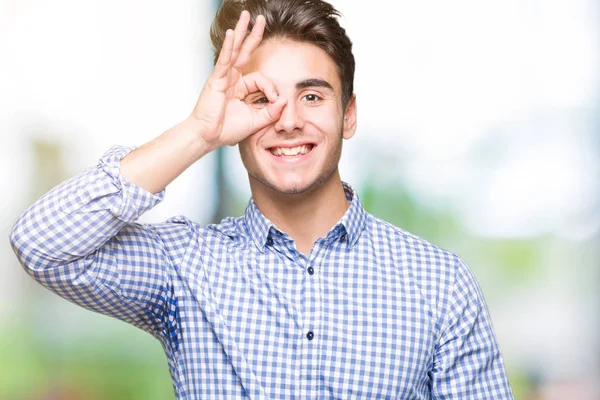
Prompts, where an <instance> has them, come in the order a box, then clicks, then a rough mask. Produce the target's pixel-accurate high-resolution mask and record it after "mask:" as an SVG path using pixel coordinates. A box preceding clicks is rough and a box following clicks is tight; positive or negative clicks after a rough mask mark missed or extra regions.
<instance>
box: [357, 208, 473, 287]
mask: <svg viewBox="0 0 600 400" xmlns="http://www.w3.org/2000/svg"><path fill="white" fill-rule="evenodd" d="M367 221H368V222H367V227H368V231H369V235H370V240H371V241H372V242H373V243H374V245H375V246H376V248H379V249H381V250H382V251H384V252H386V253H389V258H390V259H391V260H392V261H393V264H394V265H395V267H396V268H397V270H398V273H400V274H402V275H404V276H407V277H408V279H410V280H413V281H414V282H415V283H416V284H418V285H419V286H420V287H421V289H422V290H423V291H426V292H428V291H432V292H437V291H439V290H442V291H446V290H447V289H448V288H449V287H452V286H453V284H454V281H455V279H456V275H457V274H460V273H461V272H460V271H461V270H463V269H464V268H465V264H464V262H463V261H462V259H461V258H460V257H459V256H458V255H457V254H456V253H454V252H452V251H449V250H446V249H444V248H442V247H440V246H438V245H436V244H433V243H432V242H430V241H428V240H426V239H424V238H422V237H420V236H418V235H415V234H413V233H410V232H408V231H406V230H404V229H403V228H400V227H398V226H395V225H393V224H391V223H390V222H387V221H384V220H382V219H380V218H378V217H375V216H373V215H372V214H368V220H367ZM382 256H384V257H385V255H384V254H382ZM431 294H433V293H431Z"/></svg>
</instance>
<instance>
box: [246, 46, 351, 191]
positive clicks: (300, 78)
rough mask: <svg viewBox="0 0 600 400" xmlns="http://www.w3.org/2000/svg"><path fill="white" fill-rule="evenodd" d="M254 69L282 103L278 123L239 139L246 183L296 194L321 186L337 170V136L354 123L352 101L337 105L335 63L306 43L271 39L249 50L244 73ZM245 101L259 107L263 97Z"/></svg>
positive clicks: (348, 132)
mask: <svg viewBox="0 0 600 400" xmlns="http://www.w3.org/2000/svg"><path fill="white" fill-rule="evenodd" d="M255 71H259V72H261V73H262V74H263V75H264V76H266V78H267V79H269V80H270V81H271V82H272V83H273V84H274V85H275V87H276V89H277V93H278V94H279V96H285V98H286V99H287V104H286V106H285V108H284V109H283V112H282V114H281V117H280V118H279V120H278V121H276V122H275V123H274V124H272V125H269V126H267V127H265V128H263V129H261V130H260V131H258V132H257V133H255V134H253V135H251V136H249V137H247V138H246V139H245V140H243V141H242V142H240V143H239V149H240V154H241V157H242V162H243V163H244V166H245V167H246V169H247V170H248V175H249V178H250V185H251V187H252V188H253V190H257V189H258V190H260V189H262V188H265V189H267V188H268V189H271V190H274V191H276V192H280V193H286V194H297V193H303V192H307V191H309V190H311V189H314V188H316V187H319V186H321V185H323V184H326V183H327V182H329V181H330V179H331V178H332V177H333V176H334V174H335V173H336V172H337V167H338V163H339V160H340V156H341V151H342V138H345V139H349V138H350V137H352V135H353V134H354V130H355V126H356V125H355V115H356V109H355V102H354V99H352V100H351V101H350V104H349V106H348V107H347V111H345V110H343V109H342V89H341V82H340V78H339V75H338V73H337V70H336V67H335V64H334V63H333V61H332V60H331V58H329V56H328V55H327V53H325V52H324V51H323V50H321V49H320V48H318V47H317V46H315V45H312V44H310V43H306V42H296V41H291V40H287V39H271V40H267V41H265V42H263V43H262V44H261V45H260V46H259V47H258V48H257V49H256V50H255V51H254V53H253V55H252V59H251V60H250V62H249V64H248V65H247V66H246V68H245V69H244V71H243V73H244V74H248V73H250V72H255ZM246 101H247V102H248V104H251V106H252V107H256V108H260V107H264V106H265V101H266V99H265V98H264V95H263V94H262V93H260V92H258V93H253V94H250V95H249V96H248V97H247V98H246ZM345 118H348V120H345Z"/></svg>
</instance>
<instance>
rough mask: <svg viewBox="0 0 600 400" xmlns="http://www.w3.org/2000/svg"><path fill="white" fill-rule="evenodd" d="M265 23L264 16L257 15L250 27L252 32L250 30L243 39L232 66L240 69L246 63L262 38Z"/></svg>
mask: <svg viewBox="0 0 600 400" xmlns="http://www.w3.org/2000/svg"><path fill="white" fill-rule="evenodd" d="M266 24H267V21H266V20H265V17H264V16H262V15H259V16H258V17H256V22H255V23H254V26H253V27H252V32H250V35H248V37H247V38H246V40H244V44H243V45H242V48H241V50H240V53H239V55H238V57H237V60H236V61H235V64H234V68H238V69H240V68H242V67H243V66H244V65H246V63H248V61H249V60H250V56H251V55H252V52H253V51H254V50H255V49H256V48H257V47H258V45H259V44H260V42H261V40H262V37H263V33H264V31H265V25H266Z"/></svg>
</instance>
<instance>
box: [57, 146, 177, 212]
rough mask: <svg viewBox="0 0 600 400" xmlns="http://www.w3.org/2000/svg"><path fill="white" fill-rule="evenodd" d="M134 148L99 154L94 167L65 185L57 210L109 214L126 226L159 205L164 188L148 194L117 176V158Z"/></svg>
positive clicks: (118, 168) (119, 158)
mask: <svg viewBox="0 0 600 400" xmlns="http://www.w3.org/2000/svg"><path fill="white" fill-rule="evenodd" d="M135 148H136V147H124V146H114V147H112V148H111V149H110V150H108V151H107V152H106V153H104V155H102V157H101V158H100V161H99V162H98V165H97V166H96V167H93V168H90V169H88V170H87V171H85V172H83V173H82V174H80V175H78V176H76V177H74V178H73V179H71V180H69V181H67V182H65V183H64V185H65V186H66V187H64V189H62V190H61V192H62V193H66V194H65V195H63V197H62V199H61V211H62V212H64V213H67V214H73V213H87V212H99V211H109V212H110V213H111V214H112V215H113V216H114V217H115V218H117V219H119V220H121V221H123V222H126V223H130V222H134V221H136V220H137V219H138V218H139V217H140V216H141V215H142V214H143V213H145V212H146V211H148V210H149V209H151V208H152V207H154V206H155V205H157V204H158V203H160V202H161V201H162V200H163V198H164V194H165V191H164V189H163V190H162V191H161V192H159V193H157V194H152V193H150V192H149V191H147V190H146V189H144V188H142V187H140V186H137V185H135V184H133V183H131V182H128V181H126V180H125V179H124V178H123V176H122V175H121V163H120V161H121V159H122V158H123V157H125V156H126V155H127V154H129V153H130V152H131V151H133V150H134V149H135Z"/></svg>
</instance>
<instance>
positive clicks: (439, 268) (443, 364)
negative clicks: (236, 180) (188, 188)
mask: <svg viewBox="0 0 600 400" xmlns="http://www.w3.org/2000/svg"><path fill="white" fill-rule="evenodd" d="M244 9H246V10H249V11H250V12H248V11H243V10H244ZM336 17H337V11H335V10H334V9H333V8H332V7H331V6H330V5H329V4H327V3H325V2H322V1H320V0H247V1H245V2H244V1H226V2H225V3H224V5H223V6H222V8H221V9H220V11H219V13H218V14H217V16H216V18H215V21H214V23H213V27H212V30H211V36H212V39H213V43H214V45H215V48H216V54H217V55H216V57H217V59H216V64H215V68H214V71H213V72H212V74H211V75H210V77H209V78H208V80H207V82H206V85H205V86H204V88H203V90H202V93H201V94H200V97H199V100H198V102H197V104H196V107H195V108H194V110H193V112H192V114H191V115H190V117H189V118H188V119H186V120H185V121H183V122H181V123H180V124H178V125H176V126H175V127H173V128H172V129H170V130H168V131H167V132H165V133H163V134H162V135H161V136H159V137H158V138H156V139H154V140H152V141H151V142H149V143H147V144H145V145H143V146H141V147H140V148H137V149H135V150H134V149H131V148H123V147H114V148H112V149H111V150H110V151H109V152H108V153H106V154H105V155H104V156H103V157H102V159H101V160H100V162H99V164H98V166H97V167H95V168H91V169H89V170H87V171H85V172H83V173H82V174H80V175H78V176H75V177H74V178H72V179H70V180H68V181H66V182H64V183H62V184H61V185H59V186H57V187H56V188H54V189H53V190H52V191H50V192H49V193H48V194H46V195H45V196H43V197H42V198H40V199H39V200H38V201H37V202H36V203H35V204H34V205H33V206H32V207H30V208H29V209H28V210H27V211H26V212H25V213H24V214H23V215H22V216H21V217H20V219H19V220H18V221H17V223H16V225H15V227H14V229H13V232H12V234H11V241H12V245H13V248H14V250H15V252H16V254H17V256H18V258H19V260H20V262H21V263H22V264H23V267H24V268H25V269H26V271H27V272H28V273H29V274H30V275H31V276H32V277H33V278H34V279H36V280H37V281H39V282H40V283H41V284H43V285H44V286H46V287H47V288H48V289H50V290H52V291H54V292H55V293H57V294H59V295H61V296H63V297H64V298H66V299H68V300H70V301H73V302H75V303H77V304H80V305H82V306H83V307H86V308H88V309H90V310H94V311H97V312H101V313H104V314H107V315H111V316H113V317H116V318H119V319H122V320H124V321H127V322H129V323H131V324H133V325H135V326H137V327H139V328H141V329H143V330H145V331H147V332H149V333H151V334H152V335H154V336H155V337H156V338H157V339H158V340H159V341H160V342H161V343H162V345H163V347H164V349H165V352H166V355H167V358H168V362H169V368H170V372H171V375H172V379H173V385H174V388H175V392H176V394H177V397H178V398H180V399H201V398H206V399H213V398H239V399H241V398H252V399H268V398H272V399H292V398H295V399H309V398H310V399H317V398H335V399H347V398H363V399H375V398H397V399H430V398H433V399H450V398H452V399H508V398H512V394H511V390H510V387H509V384H508V382H507V379H506V376H505V372H504V367H503V364H502V358H501V355H500V351H499V349H498V345H497V342H496V339H495V336H494V332H493V329H492V326H491V322H490V317H489V314H488V311H487V309H486V306H485V303H484V299H483V296H482V295H481V292H480V290H479V288H478V286H477V283H476V281H475V279H474V277H473V275H472V273H471V272H470V271H469V269H468V268H467V267H466V266H465V264H464V263H463V262H462V261H461V260H460V259H459V258H458V257H457V256H456V255H454V254H452V253H449V252H447V251H444V250H441V249H439V248H437V247H435V246H434V245H432V244H430V243H428V242H426V241H424V240H422V239H420V238H417V237H415V236H412V235H411V234H409V233H407V232H404V231H402V230H401V229H399V228H396V227H393V226H391V225H389V224H387V223H385V222H383V221H381V220H378V219H377V218H375V217H373V216H372V215H370V214H368V213H367V212H366V211H365V210H364V209H363V207H362V205H361V203H360V201H359V199H358V197H357V195H356V193H355V192H354V190H353V189H352V188H351V187H350V186H348V185H347V184H345V183H343V182H342V181H341V179H340V176H339V173H338V168H337V166H338V161H339V158H340V155H341V148H342V140H343V139H349V138H351V137H352V136H353V135H354V132H355V129H356V119H357V117H356V98H355V96H354V94H353V85H352V82H353V79H354V57H353V55H352V52H351V42H350V40H349V39H348V37H347V36H346V33H345V31H344V30H343V29H342V28H341V27H340V26H339V25H338V22H337V19H336ZM248 30H251V32H250V33H249V34H248ZM234 144H239V149H240V153H241V157H242V160H243V162H244V165H245V167H246V169H247V170H248V177H249V180H250V187H251V190H252V200H251V202H250V204H249V205H248V208H247V209H246V211H245V213H244V215H243V216H241V217H239V218H227V219H225V220H223V221H222V222H221V223H220V224H218V225H209V226H205V227H201V226H198V225H197V224H195V223H193V222H191V221H189V220H188V219H186V218H184V217H176V218H173V219H170V220H168V221H167V222H165V223H162V224H139V223H135V221H136V219H137V218H138V217H139V216H140V215H141V214H142V213H143V212H144V211H146V210H148V209H149V208H151V207H153V206H154V205H155V204H157V203H158V202H159V201H160V200H161V199H162V198H163V195H164V189H165V187H166V186H167V185H168V184H169V183H170V182H171V181H172V180H173V179H175V178H176V177H177V176H178V175H179V174H181V172H183V171H184V170H185V169H186V168H188V167H189V166H190V165H192V164H193V163H194V162H195V161H197V160H198V159H199V158H201V157H203V156H204V155H205V154H207V153H208V152H210V151H212V150H214V149H215V148H217V147H219V146H223V145H234Z"/></svg>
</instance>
